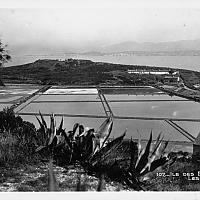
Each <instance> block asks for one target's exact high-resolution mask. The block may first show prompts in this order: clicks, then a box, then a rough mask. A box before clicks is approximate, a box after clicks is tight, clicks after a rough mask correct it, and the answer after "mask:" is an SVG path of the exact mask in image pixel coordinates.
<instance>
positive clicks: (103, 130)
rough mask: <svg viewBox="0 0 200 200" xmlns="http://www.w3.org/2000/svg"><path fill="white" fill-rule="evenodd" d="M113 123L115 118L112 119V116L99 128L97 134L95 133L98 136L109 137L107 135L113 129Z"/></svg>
mask: <svg viewBox="0 0 200 200" xmlns="http://www.w3.org/2000/svg"><path fill="white" fill-rule="evenodd" d="M112 124H113V120H112V116H110V117H108V118H107V119H106V120H105V121H104V122H103V123H102V124H101V126H100V127H99V128H98V129H97V131H96V134H95V135H96V137H98V138H105V137H107V135H109V134H110V132H111V130H112Z"/></svg>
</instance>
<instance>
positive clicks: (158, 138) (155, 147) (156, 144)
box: [152, 132, 162, 155]
mask: <svg viewBox="0 0 200 200" xmlns="http://www.w3.org/2000/svg"><path fill="white" fill-rule="evenodd" d="M160 137H161V132H160V133H159V134H158V137H157V138H156V142H155V144H154V147H153V149H152V155H153V154H154V152H155V151H156V149H157V146H158V145H159V143H160V141H162V140H160Z"/></svg>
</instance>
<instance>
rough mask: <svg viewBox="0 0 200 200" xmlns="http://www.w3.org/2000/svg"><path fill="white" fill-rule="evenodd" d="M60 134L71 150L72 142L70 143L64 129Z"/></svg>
mask: <svg viewBox="0 0 200 200" xmlns="http://www.w3.org/2000/svg"><path fill="white" fill-rule="evenodd" d="M61 134H62V136H64V138H65V142H66V143H67V145H68V147H69V148H70V150H71V149H72V143H71V141H70V139H69V137H68V136H67V133H66V132H65V131H62V132H61Z"/></svg>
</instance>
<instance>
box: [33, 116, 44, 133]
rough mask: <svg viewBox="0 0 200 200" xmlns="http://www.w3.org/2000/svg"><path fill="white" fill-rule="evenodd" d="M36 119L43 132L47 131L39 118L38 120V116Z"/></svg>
mask: <svg viewBox="0 0 200 200" xmlns="http://www.w3.org/2000/svg"><path fill="white" fill-rule="evenodd" d="M35 117H36V119H37V121H38V122H39V124H40V128H41V129H42V130H45V129H44V125H43V124H42V122H41V121H40V120H39V118H38V117H37V116H35Z"/></svg>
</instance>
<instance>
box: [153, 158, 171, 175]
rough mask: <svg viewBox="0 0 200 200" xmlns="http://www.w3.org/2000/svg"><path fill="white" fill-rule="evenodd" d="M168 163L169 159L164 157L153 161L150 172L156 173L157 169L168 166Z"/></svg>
mask: <svg viewBox="0 0 200 200" xmlns="http://www.w3.org/2000/svg"><path fill="white" fill-rule="evenodd" d="M167 162H168V159H167V158H166V157H162V158H160V159H157V160H155V161H153V162H152V164H151V167H150V171H151V172H152V171H154V170H155V169H156V168H158V167H160V166H162V165H164V164H166V163H167Z"/></svg>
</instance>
